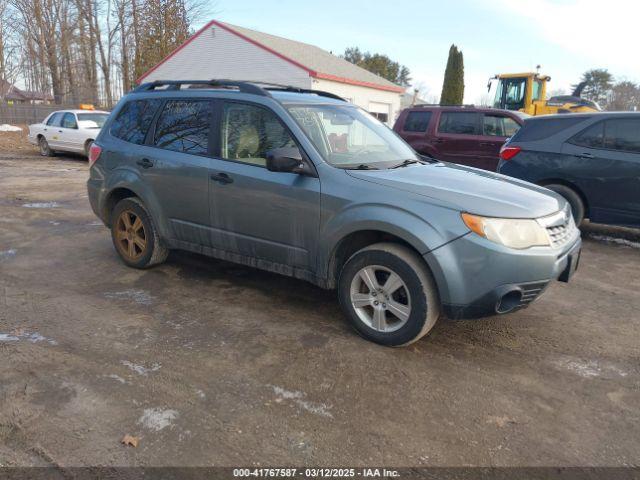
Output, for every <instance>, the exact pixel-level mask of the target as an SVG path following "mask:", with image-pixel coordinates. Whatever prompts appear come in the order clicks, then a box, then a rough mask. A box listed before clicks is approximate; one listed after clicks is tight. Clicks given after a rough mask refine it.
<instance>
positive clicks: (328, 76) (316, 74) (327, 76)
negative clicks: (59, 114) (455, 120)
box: [136, 20, 404, 93]
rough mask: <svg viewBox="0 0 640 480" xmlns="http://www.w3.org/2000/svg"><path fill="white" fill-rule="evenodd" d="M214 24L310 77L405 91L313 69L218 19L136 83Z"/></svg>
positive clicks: (142, 77) (378, 88)
mask: <svg viewBox="0 0 640 480" xmlns="http://www.w3.org/2000/svg"><path fill="white" fill-rule="evenodd" d="M212 25H216V26H218V27H220V28H224V29H225V30H226V31H228V32H231V33H233V34H234V35H236V36H238V37H240V38H242V39H243V40H245V41H247V42H249V43H251V44H252V45H255V46H256V47H259V48H261V49H263V50H265V51H267V52H269V53H271V54H273V55H275V56H276V57H278V58H281V59H282V60H284V61H286V62H289V63H291V64H292V65H295V66H296V67H298V68H301V69H303V70H304V71H306V72H307V73H308V74H309V76H310V77H314V78H321V79H325V80H331V81H334V82H339V83H346V84H349V85H357V86H360V87H369V88H375V89H377V90H385V91H388V92H397V93H401V92H404V88H402V87H390V86H386V85H379V84H377V83H371V82H362V81H360V80H354V79H351V78H344V77H338V76H337V75H331V74H328V73H321V72H316V71H315V70H312V69H310V68H308V67H306V66H304V65H302V64H301V63H299V62H296V61H295V60H293V59H292V58H289V57H287V56H286V55H283V54H281V53H280V52H277V51H275V50H273V49H272V48H269V47H267V46H266V45H264V44H262V43H260V42H256V41H255V40H253V39H251V38H249V37H247V36H246V35H243V34H242V33H240V32H238V31H236V30H234V29H232V28H231V27H228V26H227V25H224V24H223V23H220V22H218V21H216V20H211V21H210V22H209V23H207V24H206V25H205V26H204V27H202V28H201V29H200V30H198V31H197V32H196V33H194V34H193V35H192V36H191V37H189V38H188V39H187V41H186V42H184V43H183V44H182V45H180V46H179V47H178V48H176V49H175V50H173V51H172V52H171V53H170V54H169V55H167V56H166V57H165V58H164V59H163V60H162V61H160V63H158V64H157V65H156V66H155V67H153V68H151V69H149V70H148V71H147V72H145V73H144V74H142V75H141V76H140V77H139V78H138V79H137V80H136V83H141V82H142V80H144V79H145V78H146V77H148V76H149V75H150V74H151V73H152V72H154V71H155V70H156V69H157V68H158V67H160V65H162V64H164V63H165V62H167V61H169V60H170V59H171V58H172V57H173V56H174V55H176V54H177V53H178V52H179V51H180V50H182V49H183V48H185V47H186V46H187V45H189V43H191V42H192V41H193V40H195V39H196V38H197V37H198V36H200V35H201V34H202V33H203V32H205V31H206V30H207V29H208V28H209V27H211V26H212Z"/></svg>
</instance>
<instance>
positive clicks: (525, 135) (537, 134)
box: [512, 115, 587, 142]
mask: <svg viewBox="0 0 640 480" xmlns="http://www.w3.org/2000/svg"><path fill="white" fill-rule="evenodd" d="M585 121H587V119H586V118H583V117H575V116H571V115H567V116H566V117H562V118H549V119H544V120H527V121H525V122H524V126H523V127H522V128H521V129H520V130H518V133H516V134H515V135H514V136H513V139H512V141H514V142H533V141H536V140H542V139H544V138H547V137H550V136H551V135H555V134H556V133H559V132H561V131H563V130H566V129H567V128H571V127H573V126H574V125H577V124H579V123H581V122H585Z"/></svg>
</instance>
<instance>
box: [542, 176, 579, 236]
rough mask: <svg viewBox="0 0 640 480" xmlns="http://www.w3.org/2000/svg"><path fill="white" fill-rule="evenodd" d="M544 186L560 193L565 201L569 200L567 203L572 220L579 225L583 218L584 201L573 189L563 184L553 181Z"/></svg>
mask: <svg viewBox="0 0 640 480" xmlns="http://www.w3.org/2000/svg"><path fill="white" fill-rule="evenodd" d="M545 188H548V189H549V190H552V191H554V192H556V193H557V194H559V195H561V196H562V197H563V198H564V199H565V200H566V201H567V202H569V205H570V206H571V213H572V214H573V220H574V222H575V224H576V226H578V227H579V226H580V224H581V223H582V221H583V220H584V210H585V209H584V203H583V201H582V198H580V195H578V194H577V193H576V191H575V190H573V189H572V188H570V187H567V186H565V185H559V184H555V183H553V184H550V185H545Z"/></svg>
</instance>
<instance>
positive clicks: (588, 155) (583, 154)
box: [577, 152, 595, 158]
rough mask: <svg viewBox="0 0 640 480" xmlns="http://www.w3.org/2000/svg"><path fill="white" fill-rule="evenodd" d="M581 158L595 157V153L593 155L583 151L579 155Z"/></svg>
mask: <svg viewBox="0 0 640 480" xmlns="http://www.w3.org/2000/svg"><path fill="white" fill-rule="evenodd" d="M577 156H578V157H580V158H595V157H594V156H593V155H591V154H590V153H586V152H585V153H581V154H580V155H577Z"/></svg>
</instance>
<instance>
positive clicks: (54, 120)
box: [47, 112, 64, 127]
mask: <svg viewBox="0 0 640 480" xmlns="http://www.w3.org/2000/svg"><path fill="white" fill-rule="evenodd" d="M63 116H64V112H56V113H54V114H53V115H51V116H50V117H49V120H47V125H49V126H50V127H59V126H60V123H61V120H62V117H63Z"/></svg>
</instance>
